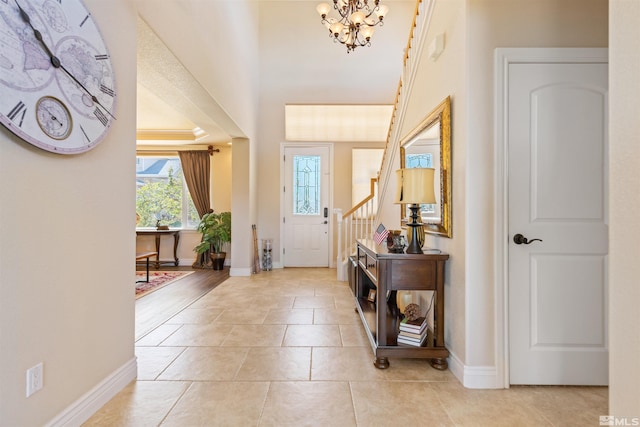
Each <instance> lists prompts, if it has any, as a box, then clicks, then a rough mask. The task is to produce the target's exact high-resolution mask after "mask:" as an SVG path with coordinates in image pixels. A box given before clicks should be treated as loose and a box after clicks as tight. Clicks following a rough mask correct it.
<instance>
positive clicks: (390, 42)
mask: <svg viewBox="0 0 640 427" xmlns="http://www.w3.org/2000/svg"><path fill="white" fill-rule="evenodd" d="M168 1H177V0H168ZM180 1H181V2H185V1H187V2H188V1H199V2H201V3H199V4H198V6H199V9H198V10H200V11H202V8H203V6H204V7H210V8H211V13H215V12H216V2H215V1H211V2H209V3H202V1H203V0H180ZM318 2H319V1H318V0H285V1H272V0H260V3H261V4H262V5H265V4H269V3H271V4H273V8H271V7H270V9H269V11H268V12H265V13H261V15H260V16H261V17H260V23H259V25H260V26H261V32H262V34H263V35H264V34H267V35H269V34H272V37H261V39H260V43H261V52H269V53H268V55H269V61H273V63H276V64H278V67H277V68H278V69H280V70H290V73H289V74H288V76H286V78H285V79H283V78H281V77H280V78H279V79H278V80H279V81H278V83H277V84H278V85H280V86H282V85H283V80H284V81H285V84H286V82H287V81H289V82H290V83H291V84H295V87H291V88H289V89H288V90H290V91H291V92H292V94H293V93H295V99H296V100H299V99H300V98H301V94H300V87H305V86H307V87H313V88H314V90H315V91H316V92H326V93H331V92H336V93H339V94H340V95H341V96H339V97H336V99H337V100H338V102H336V104H343V105H344V104H359V103H360V104H362V103H367V104H370V103H371V102H366V101H365V102H363V101H362V99H363V98H362V97H359V96H357V94H366V96H365V97H364V99H376V100H379V99H381V98H383V99H384V102H383V103H388V105H391V104H393V101H394V96H395V91H396V89H397V86H398V82H399V79H400V72H401V69H402V57H403V49H404V47H405V46H406V43H407V39H408V35H409V28H410V23H411V19H412V18H413V16H412V13H411V12H412V11H413V7H414V6H415V1H414V0H404V1H402V0H385V1H384V3H386V4H387V5H389V7H390V12H389V14H388V17H387V19H386V20H385V26H383V27H380V28H377V31H376V33H375V34H374V37H373V39H372V43H377V45H376V50H375V52H376V54H375V58H374V59H371V58H372V53H371V52H369V51H365V50H366V49H371V48H368V47H360V48H358V49H356V51H354V52H352V53H350V54H348V55H347V52H346V48H345V47H344V46H342V45H339V44H334V43H332V42H331V40H330V39H329V37H328V35H327V34H326V33H324V31H323V30H324V29H323V28H322V25H321V23H320V17H319V16H318V15H317V12H316V11H315V6H316V4H317V3H318ZM287 4H291V5H294V6H295V7H291V8H289V7H288V6H287ZM399 6H402V8H399ZM274 9H275V10H278V11H282V10H287V9H291V10H295V11H297V12H296V13H298V14H301V13H304V16H303V17H300V16H298V17H289V16H283V18H282V19H283V20H285V21H287V22H294V23H296V22H299V25H300V26H301V28H299V29H298V28H296V29H291V28H289V30H290V31H294V32H295V34H296V44H297V45H305V46H308V47H309V49H312V50H313V49H315V48H314V46H318V48H320V49H323V50H324V49H334V50H335V51H331V54H332V58H336V59H332V60H333V62H334V63H332V64H327V63H326V59H323V58H322V56H321V55H312V56H311V57H309V56H306V57H305V58H304V59H303V60H301V58H299V55H295V54H291V52H290V50H288V49H286V48H284V49H283V44H286V38H283V37H281V36H280V35H279V34H278V32H279V31H282V26H281V22H278V21H277V20H273V19H270V16H269V13H273V12H272V11H273V10H274ZM394 9H395V11H394ZM301 11H302V12H301ZM394 12H395V16H394ZM263 15H264V16H265V17H264V18H263ZM394 18H395V19H396V21H393V19H394ZM320 43H322V44H324V45H320ZM284 47H286V46H284ZM316 60H317V61H318V62H317V63H313V61H316ZM372 60H373V61H374V62H373V63H374V64H375V65H374V67H375V69H374V68H372V66H371V65H370V64H371V63H372ZM337 61H339V62H340V63H336V62H337ZM336 66H338V69H340V72H341V73H342V74H343V75H344V74H345V73H348V74H349V75H351V76H353V77H354V78H349V79H348V82H345V81H338V80H337V79H332V78H331V76H332V75H334V74H335V71H334V70H335V67H336ZM271 68H272V69H273V67H271ZM386 68H390V69H391V70H392V71H391V72H386V71H383V69H386ZM351 70H352V71H351ZM372 74H373V75H375V76H376V77H375V81H372V79H371V78H370V77H368V75H372ZM294 76H295V79H294V80H295V81H292V77H294ZM381 76H383V77H381ZM342 80H344V79H342ZM345 83H347V85H348V87H349V90H348V91H345V90H344V88H343V86H344V84H345ZM278 90H283V88H282V87H279V88H278ZM284 90H287V89H284ZM345 92H348V93H350V94H356V96H351V97H350V99H345V98H344V96H342V95H344V93H345ZM377 92H380V93H384V94H385V95H384V96H382V97H381V96H377V95H376V96H371V95H372V94H373V93H377ZM302 98H304V96H303V94H302ZM137 102H138V104H137V128H138V140H139V142H138V143H139V144H153V145H162V144H171V145H174V144H180V143H182V144H194V143H198V144H226V143H227V142H228V141H229V140H230V136H229V135H228V134H227V133H226V132H225V131H224V130H223V129H222V128H221V127H220V126H219V125H218V124H217V123H216V119H215V118H214V117H212V116H211V115H210V114H206V113H204V111H211V110H212V109H215V108H219V106H218V105H217V104H216V103H215V101H214V100H213V99H212V98H211V97H210V95H209V94H208V93H207V91H206V90H204V88H203V87H202V86H201V85H200V84H199V83H198V81H196V80H195V78H194V77H193V76H192V74H191V73H190V72H189V71H188V70H187V69H185V68H184V66H183V65H182V64H181V63H180V61H179V60H178V59H177V58H176V57H175V56H174V54H173V53H172V52H171V51H170V50H169V49H168V48H167V47H166V45H165V44H164V43H163V41H162V40H160V39H159V38H158V37H157V35H156V34H155V32H154V31H153V30H152V29H151V28H150V27H149V26H148V25H147V24H146V23H145V22H144V20H143V19H139V20H138V91H137ZM297 102H298V103H299V101H297ZM374 103H375V104H380V102H379V101H376V102H374ZM209 107H211V108H209ZM349 122H350V121H349V120H347V119H345V121H344V123H345V126H347V127H348V126H349ZM388 123H389V121H388V119H387V121H386V123H385V125H384V126H388Z"/></svg>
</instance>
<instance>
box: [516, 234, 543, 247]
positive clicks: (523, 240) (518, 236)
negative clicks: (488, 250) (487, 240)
mask: <svg viewBox="0 0 640 427" xmlns="http://www.w3.org/2000/svg"><path fill="white" fill-rule="evenodd" d="M535 241H538V242H542V239H531V240H529V239H527V238H526V237H524V236H523V235H522V234H520V233H518V234H516V235H515V236H513V242H514V243H515V244H516V245H529V244H531V243H533V242H535Z"/></svg>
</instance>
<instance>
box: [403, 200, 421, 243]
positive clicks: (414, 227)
mask: <svg viewBox="0 0 640 427" xmlns="http://www.w3.org/2000/svg"><path fill="white" fill-rule="evenodd" d="M409 209H410V210H411V222H410V223H409V224H407V227H411V243H410V244H409V246H407V250H406V251H405V253H407V254H422V253H424V252H422V248H421V247H420V240H422V239H418V228H419V227H420V226H421V225H422V224H420V223H419V222H418V209H420V205H418V204H415V203H414V204H411V205H409Z"/></svg>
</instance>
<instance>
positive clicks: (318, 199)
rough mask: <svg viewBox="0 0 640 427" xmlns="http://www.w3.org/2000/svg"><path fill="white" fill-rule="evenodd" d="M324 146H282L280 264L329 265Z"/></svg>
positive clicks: (327, 173)
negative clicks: (282, 241) (281, 244)
mask: <svg viewBox="0 0 640 427" xmlns="http://www.w3.org/2000/svg"><path fill="white" fill-rule="evenodd" d="M329 151H330V150H329V147H328V146H312V147H285V149H284V186H283V200H284V203H283V209H284V216H283V224H282V228H283V231H284V233H283V234H284V245H283V266H284V267H328V266H329V221H330V219H331V218H330V215H329V212H330V209H329V194H330V188H329V185H330V170H331V168H330V164H329V162H330V156H329Z"/></svg>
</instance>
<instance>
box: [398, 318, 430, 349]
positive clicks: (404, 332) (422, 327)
mask: <svg viewBox="0 0 640 427" xmlns="http://www.w3.org/2000/svg"><path fill="white" fill-rule="evenodd" d="M428 330H429V328H427V319H426V318H425V317H419V318H417V319H416V320H407V318H406V317H405V318H404V319H402V321H401V322H400V332H399V333H398V344H406V345H412V346H415V347H422V345H423V344H424V342H425V340H426V338H427V331H428Z"/></svg>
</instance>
